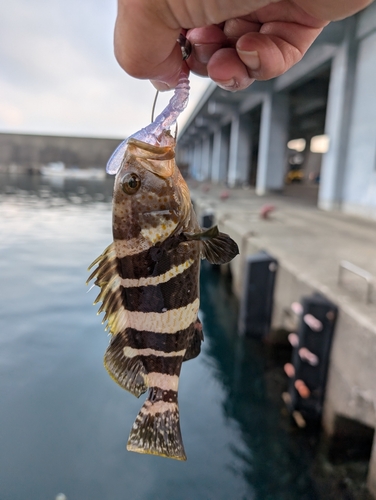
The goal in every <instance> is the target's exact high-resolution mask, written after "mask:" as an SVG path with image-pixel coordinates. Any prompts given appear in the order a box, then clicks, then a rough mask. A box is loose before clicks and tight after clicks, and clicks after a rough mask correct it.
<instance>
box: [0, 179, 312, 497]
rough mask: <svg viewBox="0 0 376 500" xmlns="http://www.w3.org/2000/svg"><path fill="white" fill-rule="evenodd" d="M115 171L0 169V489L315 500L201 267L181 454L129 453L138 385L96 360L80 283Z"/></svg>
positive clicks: (230, 302) (95, 333) (185, 373)
mask: <svg viewBox="0 0 376 500" xmlns="http://www.w3.org/2000/svg"><path fill="white" fill-rule="evenodd" d="M112 182H113V179H112V178H111V179H107V180H106V181H105V182H99V181H83V180H69V179H65V180H64V179H57V180H52V181H51V180H50V181H49V180H47V179H43V178H39V177H35V176H24V177H22V176H13V177H12V176H9V175H8V176H5V175H2V176H1V178H0V276H1V280H0V307H1V315H0V321H1V328H0V400H1V405H0V442H1V445H0V499H1V500H54V499H55V498H56V497H58V498H64V495H65V498H67V500H128V499H129V500H192V499H198V500H315V499H318V498H320V497H319V496H318V494H317V493H316V489H315V485H314V483H313V482H312V480H311V477H310V467H311V457H310V453H309V451H308V450H307V449H305V448H304V447H302V446H301V443H300V441H298V440H295V439H294V438H293V437H292V436H291V433H290V432H288V430H287V429H286V426H285V425H283V423H281V405H280V403H279V402H278V401H277V400H276V398H273V397H270V391H268V389H267V385H268V384H269V385H270V381H269V382H268V380H267V379H266V375H265V366H264V364H265V363H264V357H263V352H262V348H261V346H260V345H259V343H258V342H252V341H247V340H245V339H241V338H239V336H238V335H237V330H236V315H237V303H236V300H235V298H234V297H233V295H232V294H231V292H230V291H229V289H228V288H227V287H226V286H225V284H224V283H223V278H222V277H221V275H220V274H219V273H218V272H216V271H215V270H213V269H212V268H211V266H203V270H202V276H201V309H200V317H201V320H202V322H203V328H204V334H205V342H204V343H203V346H202V353H201V354H200V356H199V357H198V358H196V359H194V360H191V361H189V362H187V363H184V365H183V368H182V373H181V379H180V380H181V381H180V388H179V405H180V415H181V429H182V435H183V440H184V445H185V450H186V454H187V457H188V460H187V462H178V461H174V460H169V459H165V458H160V457H155V456H148V455H140V454H136V453H130V452H128V451H127V450H126V442H127V438H128V433H129V431H130V428H131V426H132V423H133V421H134V419H135V417H136V415H137V413H138V411H139V409H140V407H141V405H142V401H143V400H144V397H145V396H141V398H140V399H137V398H135V397H134V396H133V395H131V394H129V393H127V392H126V391H124V390H122V389H121V388H120V387H119V386H117V385H116V384H115V383H114V382H113V381H112V380H111V378H110V377H109V376H108V374H107V372H106V370H105V369H104V367H103V361H102V360H103V354H104V351H105V349H106V346H107V345H108V341H109V338H108V335H107V333H106V332H104V327H103V325H101V317H100V316H97V314H96V310H97V307H93V305H92V302H93V300H94V298H95V297H96V295H97V293H98V292H99V289H98V288H95V289H94V290H89V287H87V286H86V285H85V281H86V279H87V276H88V273H87V267H88V265H89V264H90V263H91V262H92V261H93V260H94V259H95V258H96V257H97V256H98V255H99V254H100V253H101V252H102V251H103V250H104V248H105V247H106V246H107V245H108V244H109V243H110V242H111V238H112V235H111V203H110V202H111V190H112ZM59 494H60V497H59Z"/></svg>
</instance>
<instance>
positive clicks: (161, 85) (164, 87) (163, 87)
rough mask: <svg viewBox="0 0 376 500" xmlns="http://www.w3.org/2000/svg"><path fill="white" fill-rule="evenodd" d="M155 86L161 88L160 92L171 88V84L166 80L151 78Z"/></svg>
mask: <svg viewBox="0 0 376 500" xmlns="http://www.w3.org/2000/svg"><path fill="white" fill-rule="evenodd" d="M150 81H151V83H152V84H153V85H154V87H155V88H156V89H157V90H159V92H165V91H167V90H171V87H170V85H168V83H166V82H161V81H159V80H150Z"/></svg>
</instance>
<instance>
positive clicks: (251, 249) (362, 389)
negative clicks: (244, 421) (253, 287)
mask: <svg viewBox="0 0 376 500" xmlns="http://www.w3.org/2000/svg"><path fill="white" fill-rule="evenodd" d="M220 194H221V189H220V188H218V187H216V186H212V187H211V189H210V191H209V192H207V193H203V192H202V190H200V188H196V189H194V190H192V196H193V198H194V200H195V206H196V207H197V209H198V212H199V213H203V212H204V211H207V210H210V211H212V212H213V213H214V214H215V218H216V221H217V223H218V224H219V228H220V230H221V231H224V232H226V233H228V234H229V235H230V236H231V237H232V238H233V239H234V240H235V241H236V242H237V243H238V245H239V248H240V250H241V253H240V255H239V256H237V257H236V258H235V259H234V260H233V261H232V262H231V263H230V268H231V272H232V276H233V289H234V292H235V293H236V294H237V295H238V296H239V295H240V293H241V290H242V285H243V283H242V280H243V276H244V263H245V259H246V256H247V255H249V254H253V253H256V252H258V251H259V250H266V251H267V252H268V253H269V254H271V255H272V256H273V257H275V258H276V259H277V260H278V262H279V270H278V274H277V282H276V289H275V297H274V312H273V319H272V327H273V328H275V329H277V328H280V327H285V328H286V313H287V312H288V311H289V310H290V306H291V303H292V302H299V301H300V299H301V297H302V296H303V295H308V294H311V293H313V292H320V293H322V294H323V295H325V296H326V297H327V298H328V299H329V300H331V301H332V302H334V303H335V304H337V306H338V307H339V317H338V322H337V326H336V330H335V334H334V341H333V345H332V350H331V358H330V366H329V377H328V383H327V388H326V397H325V403H324V414H323V421H322V423H323V427H324V430H325V432H326V433H327V434H328V435H329V436H331V435H334V434H335V433H336V418H337V417H338V416H340V417H346V418H348V419H351V420H354V421H356V422H360V423H362V424H364V425H366V426H368V427H369V428H371V429H374V428H375V427H376V361H375V360H376V288H375V289H374V290H373V293H372V297H371V302H370V303H368V302H367V293H366V292H367V290H366V282H365V281H364V280H362V279H361V278H360V277H359V276H356V275H354V274H351V273H347V274H344V275H343V279H342V282H341V283H339V282H338V275H339V266H340V263H341V261H343V260H347V261H349V262H351V263H353V264H355V265H357V266H359V267H361V268H363V269H364V270H366V271H368V272H369V273H371V274H372V275H373V276H375V277H376V259H375V253H376V250H375V249H376V222H374V221H371V220H364V219H360V218H357V217H354V216H349V215H346V214H343V213H340V212H330V213H328V212H323V211H320V210H318V209H317V208H316V207H315V206H314V204H313V203H312V202H310V199H309V196H308V195H306V196H305V197H304V198H303V199H300V200H299V199H296V198H294V197H289V196H287V195H285V196H278V195H274V196H270V195H269V196H266V197H263V198H262V199H260V198H259V197H258V196H257V195H256V194H255V192H254V190H251V189H232V190H230V197H229V199H228V200H226V201H225V202H223V201H222V200H221V199H220ZM265 203H269V204H273V205H274V206H275V210H274V211H273V212H271V214H270V216H269V218H268V219H262V218H261V217H260V215H259V212H260V209H261V207H262V206H263V205H264V204H265ZM375 286H376V283H375ZM368 487H369V490H370V491H371V493H372V494H373V495H374V496H375V498H376V438H375V440H374V444H373V451H372V456H371V459H370V465H369V473H368Z"/></svg>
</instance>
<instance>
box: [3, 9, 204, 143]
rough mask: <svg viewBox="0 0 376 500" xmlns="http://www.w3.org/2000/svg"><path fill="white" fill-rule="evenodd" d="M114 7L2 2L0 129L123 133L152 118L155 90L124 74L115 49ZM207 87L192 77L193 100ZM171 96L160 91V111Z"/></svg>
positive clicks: (82, 133) (53, 132)
mask: <svg viewBox="0 0 376 500" xmlns="http://www.w3.org/2000/svg"><path fill="white" fill-rule="evenodd" d="M115 7H116V6H115V2H114V1H113V2H109V1H108V0H80V1H79V2H77V0H49V1H48V0H12V2H3V3H2V5H1V6H0V68H1V70H0V130H2V131H14V132H18V131H19V132H31V133H32V132H34V133H48V134H67V135H85V136H104V137H125V136H127V135H129V134H132V133H133V132H135V131H136V130H138V129H140V128H141V127H144V126H145V125H146V124H147V123H148V122H149V120H150V112H151V106H152V102H153V99H154V94H155V90H154V88H153V87H152V86H151V84H150V83H149V82H147V81H138V80H135V79H133V78H130V77H129V76H128V75H126V74H125V73H124V72H123V71H122V70H121V68H120V67H119V66H118V64H117V62H116V60H115V58H114V55H113V49H112V38H113V26H114V22H115V16H116V11H115ZM140 42H142V40H140ZM135 43H137V42H135ZM206 85H207V81H205V80H203V79H199V78H197V77H196V78H193V79H192V93H191V102H192V103H195V102H197V99H198V98H199V96H200V95H201V93H202V91H203V90H204V88H205V87H206ZM170 97H171V94H170V95H162V97H161V98H160V99H159V103H158V107H159V109H162V108H161V107H162V106H163V105H164V104H166V102H167V101H168V99H169V98H170ZM191 107H192V104H191ZM187 115H188V112H187V111H186V112H185V118H186V117H187Z"/></svg>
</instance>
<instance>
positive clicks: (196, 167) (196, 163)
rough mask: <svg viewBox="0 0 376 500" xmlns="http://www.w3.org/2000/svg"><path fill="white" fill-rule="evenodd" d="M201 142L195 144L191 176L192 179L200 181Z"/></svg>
mask: <svg viewBox="0 0 376 500" xmlns="http://www.w3.org/2000/svg"><path fill="white" fill-rule="evenodd" d="M201 156H202V155H201V141H197V142H195V145H194V150H193V162H192V167H191V175H192V177H193V178H194V179H197V180H201Z"/></svg>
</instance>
